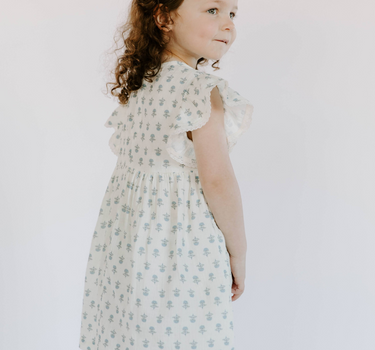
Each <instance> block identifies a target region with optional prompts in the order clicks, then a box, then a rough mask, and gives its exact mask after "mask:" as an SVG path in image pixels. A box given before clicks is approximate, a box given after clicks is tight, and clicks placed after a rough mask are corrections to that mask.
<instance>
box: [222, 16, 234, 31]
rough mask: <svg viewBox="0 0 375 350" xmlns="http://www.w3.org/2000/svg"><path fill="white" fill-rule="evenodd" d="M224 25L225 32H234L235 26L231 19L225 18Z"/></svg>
mask: <svg viewBox="0 0 375 350" xmlns="http://www.w3.org/2000/svg"><path fill="white" fill-rule="evenodd" d="M223 21H224V23H223V29H224V30H233V29H234V27H235V25H234V23H233V20H232V19H231V18H229V17H225V18H224V19H223Z"/></svg>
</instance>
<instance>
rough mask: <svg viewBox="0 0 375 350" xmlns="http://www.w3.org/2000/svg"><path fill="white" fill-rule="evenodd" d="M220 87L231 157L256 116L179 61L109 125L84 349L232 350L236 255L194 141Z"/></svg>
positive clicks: (217, 81) (166, 66) (217, 82)
mask: <svg viewBox="0 0 375 350" xmlns="http://www.w3.org/2000/svg"><path fill="white" fill-rule="evenodd" d="M215 86H218V88H219V91H220V94H221V97H222V99H223V103H224V108H225V130H226V134H227V143H228V150H229V152H230V151H231V150H232V148H233V146H234V145H235V144H236V142H237V140H238V138H239V137H240V136H241V135H242V134H243V133H244V132H245V131H246V130H247V129H248V128H249V126H250V123H251V115H252V112H253V106H252V105H251V104H250V103H249V102H248V101H247V100H246V99H245V98H243V97H242V96H240V95H239V94H238V93H237V92H235V91H234V90H232V89H231V88H229V87H228V83H227V81H226V80H224V79H222V78H219V77H217V76H215V75H213V74H209V73H206V72H202V71H197V70H194V69H193V68H191V67H190V66H189V65H187V64H185V63H183V62H179V61H169V62H165V63H163V64H162V69H161V70H160V71H159V73H158V75H157V76H156V77H155V78H154V81H153V82H152V83H150V82H147V81H145V80H144V82H143V85H142V87H141V88H140V89H139V90H138V91H133V92H132V93H131V95H130V99H129V101H128V103H127V104H126V105H119V106H118V107H117V108H116V109H115V111H114V112H113V113H112V115H111V116H110V117H109V118H108V120H107V121H106V123H105V126H106V127H111V128H113V129H114V134H113V135H112V137H111V138H110V142H109V145H110V147H111V149H112V151H113V152H114V153H115V155H116V156H117V163H116V166H115V169H114V171H113V174H112V176H111V178H110V180H109V183H108V186H107V189H106V192H105V195H104V198H103V201H102V204H101V207H100V211H99V217H98V220H97V224H96V227H95V230H94V234H93V237H92V243H91V248H90V253H89V257H88V263H87V270H86V276H85V285H84V293H83V306H82V319H81V321H82V322H81V334H80V339H79V347H80V349H82V350H94V349H95V350H132V349H134V350H140V349H150V350H157V349H165V350H175V349H178V350H191V349H196V350H208V349H212V350H226V349H228V350H234V327H233V326H234V325H233V313H232V301H231V286H232V274H231V268H230V263H229V254H228V251H227V249H226V244H225V238H224V235H223V233H222V231H221V230H220V229H219V227H218V226H217V225H216V222H215V220H214V217H213V215H212V212H211V211H210V209H209V206H208V203H207V202H206V200H205V197H204V193H203V190H202V188H201V183H200V180H199V176H198V171H197V165H196V159H195V154H194V146H193V142H192V141H191V140H190V139H189V138H188V137H187V134H186V131H188V130H194V129H197V128H199V127H201V126H203V125H204V124H205V123H206V122H207V121H208V119H209V117H210V112H211V103H210V92H211V90H212V89H213V88H214V87H215Z"/></svg>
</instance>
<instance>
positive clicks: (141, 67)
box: [106, 0, 220, 104]
mask: <svg viewBox="0 0 375 350" xmlns="http://www.w3.org/2000/svg"><path fill="white" fill-rule="evenodd" d="M183 1H184V0H156V1H155V0H133V1H132V2H131V4H130V7H129V14H128V17H127V20H126V22H125V23H124V24H123V25H121V26H120V27H118V28H117V30H116V33H119V34H120V36H119V38H118V39H117V38H116V33H115V36H114V40H115V43H116V45H117V43H118V42H121V43H122V44H123V45H122V46H121V47H119V48H117V49H115V50H114V52H116V51H118V50H121V54H120V56H119V57H117V59H116V63H115V69H114V70H111V75H114V79H115V82H108V83H107V84H106V86H107V93H108V85H114V86H113V87H112V88H111V94H112V95H113V96H115V97H117V98H118V101H119V103H120V104H126V103H127V102H128V100H129V97H130V94H131V92H132V91H136V90H138V89H139V88H140V87H141V86H142V82H143V79H145V80H146V81H148V82H152V78H154V77H155V76H156V75H157V74H158V73H159V71H160V69H161V64H162V54H163V52H164V50H166V47H167V44H168V41H167V39H166V37H165V36H164V35H163V33H162V30H160V29H159V27H158V26H157V25H156V23H155V19H154V15H155V14H156V11H157V9H158V7H160V14H161V18H163V19H168V20H170V21H172V23H173V20H172V19H171V18H170V13H171V12H172V11H176V10H177V9H178V8H179V7H180V6H181V4H182V3H183ZM163 24H164V23H163ZM124 48H125V50H124ZM207 62H208V60H207V59H206V58H204V57H202V58H200V59H199V60H198V61H197V67H198V65H201V66H205V65H207ZM217 63H219V60H217V61H215V62H214V63H213V64H212V67H213V68H214V69H215V70H217V69H220V68H219V67H217V66H215V65H216V64H217ZM118 88H120V89H121V91H120V92H117V91H115V90H116V89H118Z"/></svg>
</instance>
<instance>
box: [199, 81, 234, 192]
mask: <svg viewBox="0 0 375 350" xmlns="http://www.w3.org/2000/svg"><path fill="white" fill-rule="evenodd" d="M210 99H211V115H210V118H209V119H208V122H207V123H206V124H205V125H203V126H202V127H200V128H199V129H195V130H193V131H192V136H193V144H194V151H195V157H196V161H197V168H198V173H199V177H200V179H201V182H202V184H203V185H205V184H207V185H212V184H221V183H222V182H223V181H225V179H226V178H227V177H228V176H231V175H232V174H233V173H232V171H233V169H232V164H231V161H230V158H229V153H228V146H227V138H226V132H225V126H224V107H223V102H222V99H221V96H220V92H219V89H218V88H217V86H215V87H214V88H213V89H212V91H211V97H210Z"/></svg>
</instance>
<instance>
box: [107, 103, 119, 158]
mask: <svg viewBox="0 0 375 350" xmlns="http://www.w3.org/2000/svg"><path fill="white" fill-rule="evenodd" d="M122 109H123V106H122V105H119V106H118V107H117V108H116V109H115V110H114V111H113V113H112V114H111V115H110V117H109V118H108V119H107V120H106V122H105V123H104V126H105V127H107V128H113V129H114V133H113V134H112V136H111V137H110V139H109V147H110V148H111V150H112V152H113V153H114V154H115V155H116V156H119V155H120V154H121V153H122V148H121V132H122V128H123V124H124V123H123V121H122V120H121V119H122V118H121V111H122Z"/></svg>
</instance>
